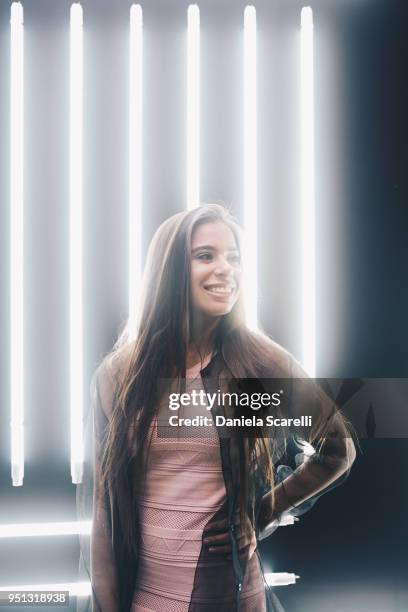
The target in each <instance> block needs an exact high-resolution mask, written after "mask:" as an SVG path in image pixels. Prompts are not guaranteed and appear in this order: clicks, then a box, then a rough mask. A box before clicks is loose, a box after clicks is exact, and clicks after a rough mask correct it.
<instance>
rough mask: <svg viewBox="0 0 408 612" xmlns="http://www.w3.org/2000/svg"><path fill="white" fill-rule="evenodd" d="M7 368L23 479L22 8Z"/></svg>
mask: <svg viewBox="0 0 408 612" xmlns="http://www.w3.org/2000/svg"><path fill="white" fill-rule="evenodd" d="M10 47H11V49H10V51H11V52H10V341H11V347H10V361H11V364H10V368H11V381H10V383H11V398H10V400H11V419H10V422H11V478H12V483H13V486H15V487H18V486H22V484H23V478H24V320H23V319H24V312H23V296H24V293H23V292H24V276H23V273H24V265H23V239H24V233H23V213H24V211H23V142H24V137H23V128H24V125H23V124H24V120H23V111H24V104H23V93H24V78H23V71H24V26H23V7H22V5H21V3H20V2H13V4H12V5H11V11H10Z"/></svg>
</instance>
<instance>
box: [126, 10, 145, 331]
mask: <svg viewBox="0 0 408 612" xmlns="http://www.w3.org/2000/svg"><path fill="white" fill-rule="evenodd" d="M142 59H143V14H142V7H141V6H140V4H132V6H131V7H130V36H129V321H128V333H129V336H130V338H134V337H135V336H136V325H137V323H136V312H137V304H138V300H139V296H140V289H141V277H142V261H141V260H142V249H141V243H142V132H143V123H142V121H143V118H142V108H143V101H142V98H143V90H142V86H143V79H142V69H143V61H142Z"/></svg>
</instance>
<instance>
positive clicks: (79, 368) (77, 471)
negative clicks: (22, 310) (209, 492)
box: [70, 3, 84, 484]
mask: <svg viewBox="0 0 408 612" xmlns="http://www.w3.org/2000/svg"><path fill="white" fill-rule="evenodd" d="M82 81H83V57H82V6H81V5H80V4H78V3H75V4H72V5H71V22H70V401H71V477H72V482H73V483H75V484H77V483H80V482H81V481H82V473H83V452H84V451H83V427H82V419H83V304H82V112H83V111H82V97H83V95H82Z"/></svg>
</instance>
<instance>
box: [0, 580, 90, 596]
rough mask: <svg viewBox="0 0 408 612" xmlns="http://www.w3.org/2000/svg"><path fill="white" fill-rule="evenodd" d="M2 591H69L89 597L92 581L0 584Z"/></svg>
mask: <svg viewBox="0 0 408 612" xmlns="http://www.w3.org/2000/svg"><path fill="white" fill-rule="evenodd" d="M0 591H13V592H18V591H57V592H61V591H69V594H70V595H72V596H75V597H87V596H88V595H91V593H92V589H91V583H90V582H59V583H57V584H23V585H19V584H13V585H8V586H0Z"/></svg>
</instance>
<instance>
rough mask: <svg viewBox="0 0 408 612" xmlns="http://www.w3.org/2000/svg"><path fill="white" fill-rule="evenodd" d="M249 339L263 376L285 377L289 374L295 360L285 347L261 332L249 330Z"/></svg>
mask: <svg viewBox="0 0 408 612" xmlns="http://www.w3.org/2000/svg"><path fill="white" fill-rule="evenodd" d="M250 339H251V344H252V345H253V349H255V351H256V354H257V362H258V367H259V369H260V374H261V375H262V376H263V377H265V378H272V377H273V378H276V377H282V378H286V377H288V376H291V371H292V368H293V364H295V363H297V362H296V360H295V359H294V357H293V356H292V354H291V353H290V352H289V351H288V350H287V349H286V348H285V347H283V346H282V345H281V344H279V343H278V342H276V341H275V340H272V338H270V337H269V336H267V335H266V334H264V333H262V332H257V331H255V332H251V334H250Z"/></svg>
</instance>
